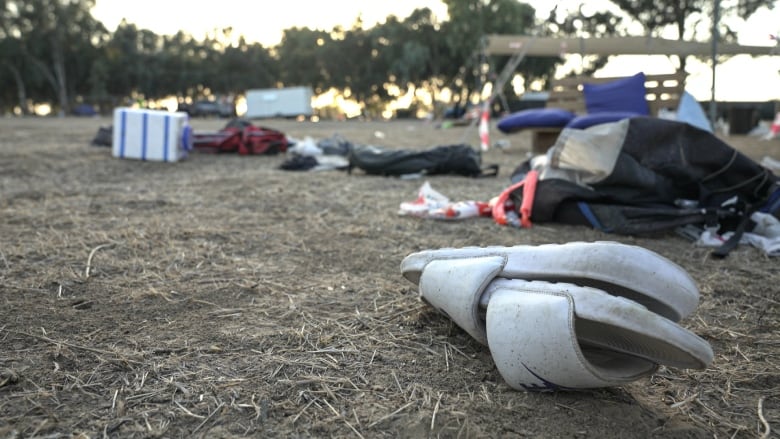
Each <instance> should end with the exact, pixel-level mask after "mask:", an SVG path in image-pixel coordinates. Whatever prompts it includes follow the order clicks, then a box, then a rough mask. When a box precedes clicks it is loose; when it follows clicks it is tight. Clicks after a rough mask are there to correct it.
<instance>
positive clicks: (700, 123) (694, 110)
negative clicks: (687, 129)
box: [677, 91, 712, 132]
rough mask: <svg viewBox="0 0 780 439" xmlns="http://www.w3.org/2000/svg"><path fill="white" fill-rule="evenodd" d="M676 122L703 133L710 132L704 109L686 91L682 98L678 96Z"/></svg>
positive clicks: (710, 128)
mask: <svg viewBox="0 0 780 439" xmlns="http://www.w3.org/2000/svg"><path fill="white" fill-rule="evenodd" d="M677 120H678V121H680V122H686V123H688V124H690V125H693V126H695V127H696V128H699V129H702V130H704V131H709V132H712V125H710V121H709V119H707V115H706V114H705V113H704V109H703V108H701V105H700V104H699V102H697V101H696V98H694V97H693V96H692V95H691V94H690V93H688V92H687V91H684V92H683V94H682V96H680V104H679V105H678V106H677Z"/></svg>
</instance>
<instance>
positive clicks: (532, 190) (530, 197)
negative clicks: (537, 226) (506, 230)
mask: <svg viewBox="0 0 780 439" xmlns="http://www.w3.org/2000/svg"><path fill="white" fill-rule="evenodd" d="M538 181H539V173H538V172H537V171H535V170H531V171H529V172H528V174H526V176H525V178H524V179H523V180H522V181H520V182H518V183H515V184H513V185H512V186H509V187H508V188H506V189H505V190H504V191H503V192H501V194H499V195H498V198H496V203H495V204H494V205H493V220H494V221H495V222H496V223H498V224H500V225H502V226H505V225H507V223H509V220H508V219H507V217H506V202H507V200H508V199H509V195H510V194H511V193H512V192H514V191H516V190H518V189H520V188H523V201H522V203H521V204H520V209H519V210H520V212H519V213H520V224H515V225H518V226H520V227H525V228H529V227H531V226H532V224H531V211H532V210H533V205H534V195H535V194H536V183H537V182H538Z"/></svg>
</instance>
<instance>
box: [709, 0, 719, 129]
mask: <svg viewBox="0 0 780 439" xmlns="http://www.w3.org/2000/svg"><path fill="white" fill-rule="evenodd" d="M718 21H720V0H715V3H714V6H713V13H712V89H711V91H710V93H711V95H710V123H711V124H712V126H713V127H714V126H715V122H716V119H717V118H718V104H717V102H715V67H716V66H717V65H718Z"/></svg>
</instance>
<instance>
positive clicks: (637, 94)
mask: <svg viewBox="0 0 780 439" xmlns="http://www.w3.org/2000/svg"><path fill="white" fill-rule="evenodd" d="M582 93H583V94H584V97H585V108H586V109H587V110H588V113H602V112H606V111H622V112H626V111H628V112H632V113H636V114H639V115H643V116H649V115H650V108H649V107H648V105H647V100H646V95H647V89H646V88H645V74H644V73H642V72H639V73H637V74H636V75H634V76H630V77H628V78H623V79H618V80H615V81H610V82H607V83H604V84H587V83H586V84H583V89H582Z"/></svg>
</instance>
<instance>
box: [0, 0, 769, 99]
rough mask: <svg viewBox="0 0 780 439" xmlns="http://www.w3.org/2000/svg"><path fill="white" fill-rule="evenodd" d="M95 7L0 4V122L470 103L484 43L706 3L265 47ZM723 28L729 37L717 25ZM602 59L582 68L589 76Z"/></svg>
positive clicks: (491, 75) (313, 34)
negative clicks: (113, 112)
mask: <svg viewBox="0 0 780 439" xmlns="http://www.w3.org/2000/svg"><path fill="white" fill-rule="evenodd" d="M94 3H95V0H0V113H3V112H7V111H9V110H10V109H12V108H14V107H17V108H21V109H22V110H23V111H27V110H29V108H28V107H29V104H30V103H31V102H32V103H39V102H48V103H52V104H53V105H54V106H55V107H56V109H58V110H61V111H67V109H68V107H69V106H70V105H71V104H72V103H75V102H80V101H87V102H90V103H97V104H100V105H101V106H103V107H104V108H103V110H104V111H106V110H110V107H111V106H114V105H120V104H122V103H124V102H125V101H126V100H127V99H128V98H133V99H135V98H142V99H149V100H151V99H159V98H164V97H168V96H177V97H179V98H180V99H183V98H192V99H199V98H203V97H207V96H210V95H213V94H220V95H230V94H232V95H238V94H242V93H244V92H245V91H246V90H247V89H251V88H269V87H277V86H299V85H304V86H311V87H312V88H313V89H314V90H315V93H322V92H326V91H328V90H330V89H332V88H335V89H337V90H340V91H342V92H344V93H345V94H348V95H349V96H351V97H353V98H354V99H356V100H358V101H359V102H361V103H362V105H363V106H364V108H365V109H366V111H367V112H368V113H376V112H378V111H379V110H381V107H382V106H383V105H384V102H386V101H387V100H388V99H390V98H391V96H390V92H391V91H392V90H396V89H398V90H400V91H401V93H403V92H406V91H408V90H410V89H413V88H414V89H420V88H422V89H425V90H427V91H428V92H430V93H431V94H432V95H433V96H434V97H438V96H439V95H440V94H441V92H442V90H444V89H445V88H449V89H450V90H452V91H453V92H454V95H455V96H456V97H455V100H460V101H463V100H475V99H476V96H478V93H479V92H480V91H481V90H482V87H484V86H485V84H487V83H488V82H489V81H492V80H493V79H495V77H496V75H497V73H498V70H500V69H501V68H502V67H503V66H504V65H505V64H506V61H507V58H506V57H494V58H488V57H486V56H484V54H483V53H482V51H481V49H482V47H481V43H482V37H483V36H486V35H489V34H541V35H561V36H573V35H577V36H591V37H593V36H600V35H609V34H624V33H625V32H626V29H627V25H628V21H631V22H634V23H641V24H642V26H643V27H644V28H645V29H646V31H647V33H648V34H655V33H658V32H661V31H663V30H664V29H666V28H668V27H669V26H676V27H677V28H678V29H679V34H680V36H681V37H683V36H685V37H686V38H688V37H690V35H688V34H685V33H686V32H688V33H690V32H691V29H694V28H695V26H693V24H694V22H695V21H696V20H702V19H703V17H706V16H707V14H709V13H711V11H712V2H711V1H710V0H679V1H672V0H653V1H649V0H613V3H614V4H615V5H617V6H619V7H620V8H621V9H622V10H623V11H624V12H625V14H624V15H622V16H618V15H615V14H613V13H610V12H608V11H597V12H588V13H585V12H583V11H582V10H578V11H576V12H573V13H570V14H565V15H561V14H555V13H553V14H551V16H550V18H549V19H548V20H546V21H543V22H541V23H540V22H538V21H537V19H536V16H535V11H534V9H533V8H532V7H531V6H529V5H527V4H525V3H522V2H519V1H516V0H444V3H445V4H446V6H447V8H448V18H447V19H446V20H445V21H440V20H439V19H438V18H437V17H435V16H434V15H433V13H432V12H431V11H430V10H429V9H427V8H421V9H417V10H415V11H413V12H412V14H411V15H409V16H408V17H407V18H405V19H399V18H398V17H395V16H389V17H387V20H386V21H385V22H384V23H382V24H378V25H376V26H373V27H371V28H365V27H364V26H363V23H362V22H361V21H360V20H359V19H358V20H357V21H356V23H354V25H353V26H352V27H351V28H350V29H343V28H341V27H336V28H333V29H331V30H330V31H323V30H312V29H309V28H305V27H303V28H300V27H293V28H290V29H286V30H285V31H284V34H283V38H282V40H281V42H280V44H279V45H277V46H276V47H264V46H263V45H261V44H258V43H248V42H247V41H245V40H244V39H243V38H242V37H239V38H236V37H235V35H234V31H233V29H230V28H227V29H221V30H216V29H215V30H214V32H213V33H212V34H211V35H209V36H208V37H206V38H204V39H203V40H196V39H194V38H193V37H192V36H191V35H188V34H186V33H184V32H179V33H177V34H175V35H171V36H161V35H157V34H155V33H153V32H151V31H149V30H146V29H139V28H137V26H136V25H135V24H132V23H127V22H122V23H120V24H119V25H118V26H117V28H116V29H115V30H113V31H108V30H106V29H105V28H104V27H103V25H102V24H101V23H100V22H98V21H96V20H95V19H94V17H92V15H91V10H92V8H93V7H94ZM772 3H773V2H772V1H770V0H735V1H734V2H730V3H729V8H727V9H726V10H724V11H723V14H724V15H730V16H735V15H736V16H738V17H747V16H749V15H750V14H752V13H754V12H755V11H756V10H758V8H759V7H761V6H766V7H771V6H772ZM724 23H725V21H724ZM722 31H723V33H722V35H724V36H725V38H730V37H731V35H732V33H729V32H730V29H728V28H726V27H725V25H724V27H723V30H722ZM560 62H561V60H560V59H555V58H536V57H529V58H527V59H525V60H523V62H522V63H521V64H520V66H519V68H518V71H517V72H516V73H517V74H518V75H521V76H522V77H523V78H525V79H526V82H527V83H528V82H530V81H534V80H537V79H541V80H546V79H549V78H550V77H551V75H552V73H553V72H554V69H555V67H556V66H557V65H558V64H560ZM603 62H604V60H592V62H591V63H590V64H589V67H588V68H590V69H594V68H597V67H599V66H600V65H601V63H603ZM506 87H507V88H506V89H505V90H504V92H505V93H510V92H511V90H510V89H509V85H508V84H507V86H506ZM415 105H418V103H415Z"/></svg>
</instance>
